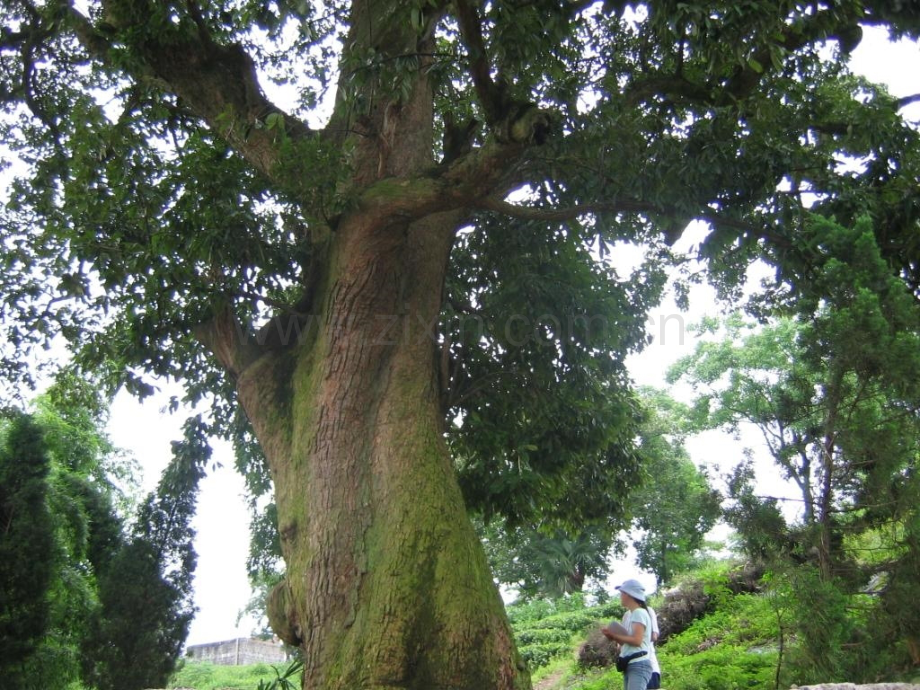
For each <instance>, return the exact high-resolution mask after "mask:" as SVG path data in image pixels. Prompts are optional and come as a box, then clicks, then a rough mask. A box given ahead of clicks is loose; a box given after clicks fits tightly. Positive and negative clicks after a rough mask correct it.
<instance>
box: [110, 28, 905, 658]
mask: <svg viewBox="0 0 920 690" xmlns="http://www.w3.org/2000/svg"><path fill="white" fill-rule="evenodd" d="M852 65H853V67H854V69H856V70H857V71H859V72H861V73H862V74H865V75H866V76H868V77H869V78H871V79H873V80H875V81H881V82H885V83H887V84H888V85H889V89H890V90H891V92H892V93H893V94H894V95H896V96H906V95H910V94H914V93H920V49H918V48H917V46H916V45H914V44H910V43H908V42H901V43H899V44H888V43H887V41H886V37H885V34H884V32H881V31H874V30H869V31H866V35H865V37H864V39H863V42H862V44H861V45H860V47H859V48H858V50H857V51H856V52H855V53H854V55H853V61H852ZM905 115H909V116H910V117H911V118H912V119H914V120H915V121H917V120H920V104H915V105H914V106H912V109H911V110H910V111H905ZM685 242H692V238H688V239H686V240H685ZM691 304H692V306H693V312H692V313H691V314H681V313H680V312H679V311H678V310H677V308H676V307H675V306H674V304H673V302H667V303H665V304H664V305H663V306H662V307H661V308H660V309H659V310H657V311H656V312H654V313H653V314H652V316H651V318H650V321H649V328H650V332H651V333H652V335H653V336H654V341H653V342H652V344H651V345H649V346H648V347H647V348H646V350H645V351H644V352H643V353H642V354H641V355H638V356H635V357H632V358H630V360H629V363H630V371H631V372H632V375H633V377H634V379H635V381H636V383H638V384H646V385H654V386H659V387H663V386H664V379H663V377H664V372H665V371H666V369H667V367H668V366H670V365H671V364H672V363H674V362H675V361H676V360H677V359H678V358H679V357H681V356H683V355H686V354H690V353H691V352H692V350H693V347H694V344H695V343H694V342H693V339H692V338H691V337H690V335H689V334H688V333H687V332H686V326H687V325H689V324H690V323H693V322H695V321H698V320H699V318H700V317H701V316H702V315H703V314H704V313H709V314H713V311H714V310H715V309H716V307H715V301H714V298H713V295H712V292H711V291H710V290H709V289H708V288H706V287H703V286H701V287H698V288H696V289H695V291H694V292H693V293H692V297H691ZM706 310H709V311H708V312H707V311H706ZM662 323H664V325H665V328H664V330H663V337H662V330H661V326H662ZM169 393H170V391H164V392H162V393H161V394H158V395H156V396H154V397H153V398H151V399H149V400H148V401H147V402H145V403H144V404H143V405H141V404H139V403H138V402H137V401H136V400H134V399H132V398H130V397H129V396H127V395H120V396H119V397H118V398H117V399H116V401H115V404H114V406H113V408H112V416H111V421H110V424H109V433H110V435H111V438H112V441H113V442H114V443H115V444H116V445H117V446H119V447H122V448H124V449H126V450H129V451H131V452H133V453H134V454H135V456H136V457H137V458H138V460H139V461H140V462H141V464H142V466H143V467H144V486H145V489H148V490H149V489H152V488H153V487H154V486H155V485H156V483H157V481H158V479H159V475H160V472H161V471H162V469H163V467H164V466H165V465H166V463H167V462H168V460H169V458H170V442H171V441H172V440H174V439H178V438H180V437H181V430H180V425H181V423H182V421H183V419H184V415H183V414H182V413H181V412H180V414H178V415H170V414H168V413H166V412H164V411H163V409H164V408H165V405H166V403H167V401H168V398H169ZM758 440H759V439H758V438H757V437H756V436H754V437H752V438H750V439H746V440H745V443H747V444H750V443H756V442H758ZM741 448H742V444H741V443H740V442H733V441H732V440H731V439H728V438H727V437H725V436H724V435H722V436H721V437H713V436H706V437H705V438H702V439H697V440H694V441H693V442H691V443H690V444H689V450H690V452H691V455H692V457H693V458H694V460H695V461H696V462H697V463H698V464H707V465H708V464H711V463H712V462H714V461H719V462H721V463H722V464H723V465H724V466H728V465H730V464H732V463H733V461H734V459H737V457H739V455H740V451H741ZM214 460H215V461H216V462H219V463H222V464H223V465H224V466H223V467H222V468H220V469H218V470H216V471H213V472H211V473H209V475H208V477H207V478H206V479H205V480H204V481H203V483H202V487H201V493H200V499H199V506H198V515H197V517H196V519H195V523H194V526H195V529H196V531H197V540H196V550H197V552H198V569H197V572H196V576H195V603H196V605H197V606H198V608H199V613H198V615H197V617H196V618H195V621H194V623H193V624H192V628H191V631H190V634H189V637H188V642H187V643H188V644H189V645H194V644H201V643H205V642H214V641H219V640H227V639H232V638H234V637H238V636H246V635H248V634H249V633H250V632H251V631H252V629H253V624H252V622H251V621H244V623H243V624H242V625H241V626H239V627H238V626H237V625H236V618H237V614H238V612H239V611H240V610H241V609H242V608H243V607H244V606H245V605H246V603H247V602H248V600H249V597H250V591H249V585H248V582H247V579H246V574H245V559H246V555H247V552H248V546H249V531H248V515H247V512H246V508H245V502H244V500H243V497H242V496H243V482H242V478H241V477H240V476H239V475H238V474H237V473H236V472H235V470H234V469H233V458H232V453H231V451H230V449H229V448H227V447H226V446H222V445H218V446H217V447H216V448H215V454H214ZM778 490H782V489H781V488H780V489H778ZM788 495H793V496H794V495H795V493H794V492H789V494H788ZM630 577H638V578H639V579H640V580H641V581H642V582H643V583H644V584H645V585H646V587H647V588H648V589H649V591H652V590H653V589H654V578H653V577H651V576H650V575H648V574H647V573H642V572H640V571H638V570H637V569H636V568H635V566H633V565H632V564H630V563H618V564H617V567H616V568H615V570H614V572H613V574H612V576H611V579H610V584H611V587H612V586H613V585H614V584H617V583H619V582H621V581H623V580H624V579H626V578H630Z"/></svg>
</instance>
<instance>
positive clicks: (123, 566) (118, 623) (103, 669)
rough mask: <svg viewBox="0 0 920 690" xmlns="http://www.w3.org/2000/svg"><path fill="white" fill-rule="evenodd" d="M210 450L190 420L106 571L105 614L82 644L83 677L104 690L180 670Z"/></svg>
mask: <svg viewBox="0 0 920 690" xmlns="http://www.w3.org/2000/svg"><path fill="white" fill-rule="evenodd" d="M210 455H211V450H210V447H209V446H208V444H207V431H206V427H205V425H204V424H203V423H202V422H201V420H200V419H197V418H193V419H191V420H189V421H188V422H187V423H186V425H185V429H184V438H183V440H182V441H174V442H173V458H172V461H171V462H170V464H169V467H168V468H167V469H166V470H165V471H164V473H163V477H162V479H161V481H160V484H159V486H158V487H157V490H156V492H155V493H152V494H150V495H149V496H148V497H147V499H146V500H145V501H144V502H143V503H142V505H141V506H140V508H139V510H138V512H137V516H136V519H135V522H134V526H133V528H132V530H131V533H130V536H129V537H128V538H127V539H126V540H125V542H124V544H123V545H122V546H121V548H120V549H119V550H118V552H117V554H116V555H115V557H114V558H113V559H112V561H111V562H110V563H109V564H108V565H107V567H105V568H104V569H102V570H101V572H100V577H99V600H100V605H101V615H100V616H99V617H98V619H97V621H96V625H95V627H94V629H93V630H92V631H91V633H90V634H89V635H88V636H87V638H86V640H85V642H84V646H83V658H84V675H85V678H86V679H87V681H88V682H90V683H91V684H92V686H93V687H94V688H98V690H143V689H144V688H150V687H163V686H164V685H165V684H166V681H167V680H168V679H169V676H170V675H171V674H172V672H173V671H174V670H175V667H176V662H177V661H178V659H179V655H180V653H181V651H182V645H183V644H184V643H185V638H186V637H187V635H188V629H189V626H190V625H191V622H192V618H193V617H194V614H195V609H194V606H193V603H192V596H193V591H192V582H193V574H194V571H195V562H196V555H195V551H194V549H193V546H192V542H193V539H194V531H193V530H192V528H191V520H192V518H193V517H194V514H195V506H196V501H197V492H198V483H199V481H200V479H201V477H202V476H204V472H205V467H206V464H207V461H208V459H209V458H210Z"/></svg>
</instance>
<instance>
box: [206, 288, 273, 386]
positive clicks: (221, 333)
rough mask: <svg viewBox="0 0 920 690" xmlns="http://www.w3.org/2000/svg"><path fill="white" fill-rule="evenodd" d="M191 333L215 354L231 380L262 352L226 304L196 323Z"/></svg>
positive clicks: (238, 375)
mask: <svg viewBox="0 0 920 690" xmlns="http://www.w3.org/2000/svg"><path fill="white" fill-rule="evenodd" d="M193 335H194V336H195V339H196V340H198V342H200V343H201V344H202V345H204V346H205V347H206V348H207V349H208V350H209V351H210V352H212V353H213V354H214V356H215V357H217V361H219V362H220V363H221V365H222V366H223V367H224V368H225V369H226V370H227V372H228V373H229V374H230V376H232V377H233V379H234V380H236V379H238V378H239V377H240V375H241V374H242V373H243V372H244V371H245V370H246V369H247V367H249V365H251V364H252V363H253V362H255V361H256V360H257V359H259V357H261V356H262V353H263V349H262V348H261V347H259V345H258V343H256V341H255V340H254V339H253V338H252V337H251V336H250V335H249V333H247V332H246V330H245V328H244V327H243V325H242V324H241V323H240V322H239V320H238V319H237V318H236V315H235V314H234V313H233V310H232V309H231V308H230V307H229V306H226V307H223V308H221V309H219V310H218V312H217V313H216V314H215V315H214V317H213V318H212V319H211V320H210V321H207V322H205V323H202V324H200V325H199V326H197V327H196V328H195V329H194V330H193Z"/></svg>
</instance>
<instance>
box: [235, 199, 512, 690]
mask: <svg viewBox="0 0 920 690" xmlns="http://www.w3.org/2000/svg"><path fill="white" fill-rule="evenodd" d="M457 220H458V219H457V217H456V215H455V214H442V215H441V216H434V217H430V218H428V219H425V220H423V221H420V222H417V223H415V224H413V225H412V226H411V227H405V226H402V227H399V226H394V227H390V228H387V229H386V230H385V231H384V232H381V231H380V229H379V228H378V229H369V226H368V225H367V224H365V223H362V222H360V221H359V220H358V219H357V218H356V219H354V220H352V221H347V222H345V223H343V225H342V226H341V227H340V228H339V229H338V231H337V232H336V234H335V237H334V240H333V248H332V250H331V257H330V260H331V270H330V271H329V273H328V275H329V279H328V280H327V283H326V284H325V285H324V286H321V287H320V292H319V294H318V296H317V299H318V300H322V301H321V302H320V303H321V304H323V305H324V309H323V310H322V314H321V318H320V319H319V320H318V321H317V322H315V323H312V324H309V325H308V326H307V327H306V329H305V330H304V331H302V332H301V340H300V342H299V343H298V344H297V345H296V346H295V347H293V348H290V349H289V350H286V351H285V354H279V355H265V356H263V357H261V358H260V359H258V360H257V361H256V362H255V363H253V364H251V365H250V366H248V367H247V368H246V370H245V371H244V372H243V373H242V375H241V376H240V377H239V380H238V389H239V394H240V400H241V402H242V404H243V406H244V408H245V410H246V412H247V414H248V415H249V417H250V419H251V420H252V422H253V426H254V428H255V430H256V434H257V436H258V437H259V440H260V442H261V444H262V446H263V448H264V449H265V452H266V455H267V457H268V460H269V464H270V467H271V469H272V474H273V479H274V482H275V490H276V499H277V506H278V519H279V529H280V531H281V535H282V547H283V551H284V556H285V559H286V561H287V567H288V584H289V587H290V595H291V599H292V613H293V615H294V616H295V617H296V619H297V623H298V624H299V626H300V629H301V631H302V633H301V634H302V638H303V641H302V647H303V651H304V656H305V660H306V664H305V667H306V673H305V679H304V688H317V689H319V688H322V689H324V690H325V689H331V688H349V689H352V688H415V689H418V690H432V689H435V688H438V689H448V688H458V689H459V688H468V689H469V690H486V689H490V688H495V689H499V688H502V689H504V688H508V689H510V688H526V687H529V680H528V679H527V675H526V673H524V672H523V671H522V665H521V663H520V660H519V657H518V655H517V653H516V651H515V647H514V644H513V641H512V639H511V632H510V628H509V625H508V622H507V619H506V616H505V613H504V607H503V605H502V602H501V600H500V597H499V595H498V592H497V589H496V587H495V585H494V584H493V582H492V579H491V576H490V573H489V569H488V567H487V564H486V561H485V556H484V554H483V551H482V548H481V545H480V544H479V542H478V540H477V538H476V535H475V533H474V532H473V530H472V527H471V525H470V522H469V520H468V518H467V516H466V512H465V508H464V505H463V501H462V497H461V495H460V491H459V488H458V485H457V482H456V479H455V476H454V469H453V467H452V465H451V462H450V458H449V456H448V453H447V451H446V447H445V444H444V440H443V437H442V420H441V415H440V413H439V410H438V404H437V401H438V391H437V386H436V377H435V372H436V369H435V361H436V359H435V350H436V342H435V335H434V334H435V333H436V329H435V325H436V320H437V315H438V312H439V309H440V304H441V286H442V283H443V274H444V270H445V265H446V261H447V255H448V252H449V248H450V242H451V238H452V236H453V231H454V228H455V225H456V222H457ZM435 258H436V260H433V259H435Z"/></svg>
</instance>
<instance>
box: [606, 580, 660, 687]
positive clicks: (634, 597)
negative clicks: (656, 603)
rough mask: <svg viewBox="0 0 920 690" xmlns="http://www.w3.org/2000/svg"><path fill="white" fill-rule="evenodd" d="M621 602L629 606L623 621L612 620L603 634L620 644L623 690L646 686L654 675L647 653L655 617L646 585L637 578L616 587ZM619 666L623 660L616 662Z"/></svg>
mask: <svg viewBox="0 0 920 690" xmlns="http://www.w3.org/2000/svg"><path fill="white" fill-rule="evenodd" d="M617 589H618V590H620V603H621V604H623V606H624V607H625V608H626V613H625V614H624V616H623V625H622V626H620V625H618V624H616V623H615V622H614V623H611V624H610V626H609V627H606V628H603V629H602V630H601V632H602V633H604V636H605V637H607V638H608V639H611V640H613V641H614V642H616V643H618V644H619V645H620V663H622V662H623V661H625V662H626V667H625V670H623V669H622V668H621V670H623V690H646V687H648V681H649V679H650V678H651V677H652V664H651V662H650V661H649V657H648V653H649V649H650V648H651V644H652V620H651V618H650V617H649V614H648V606H646V605H645V587H643V586H642V583H641V582H639V581H638V580H627V581H626V582H624V583H623V584H622V585H620V586H619V587H617ZM617 667H618V668H620V664H619V663H618V664H617Z"/></svg>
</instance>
